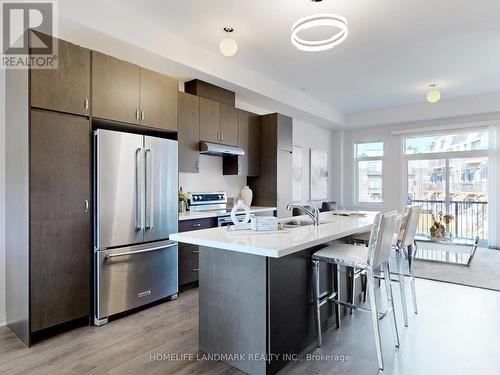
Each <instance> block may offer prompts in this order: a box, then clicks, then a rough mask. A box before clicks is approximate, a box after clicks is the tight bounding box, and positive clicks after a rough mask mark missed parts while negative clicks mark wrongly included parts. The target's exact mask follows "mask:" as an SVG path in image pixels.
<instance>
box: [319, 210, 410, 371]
mask: <svg viewBox="0 0 500 375" xmlns="http://www.w3.org/2000/svg"><path fill="white" fill-rule="evenodd" d="M400 225H401V215H400V214H399V213H398V212H397V211H393V212H389V213H386V214H381V213H379V214H377V215H376V216H375V220H374V223H373V227H372V230H371V234H370V243H369V246H368V247H364V246H356V245H349V244H339V245H337V244H335V245H331V246H327V247H325V248H323V249H321V250H319V251H317V252H315V253H314V254H313V255H312V268H313V272H312V275H313V280H312V281H313V282H312V289H313V300H314V306H315V314H314V318H315V319H314V320H315V325H316V338H317V345H318V347H320V346H321V345H322V338H321V321H320V307H321V306H322V305H323V304H325V303H326V302H327V301H330V302H332V303H334V304H335V305H336V319H337V327H340V324H341V323H340V306H341V305H342V306H347V307H349V308H352V309H360V310H365V311H369V312H370V313H371V319H372V328H373V334H374V338H375V348H376V351H377V360H378V366H379V369H381V370H383V368H384V362H383V358H382V346H381V342H380V329H379V323H378V322H379V319H380V320H381V319H383V318H385V317H386V316H387V315H389V316H390V317H391V320H392V330H393V335H394V340H395V344H396V347H397V348H399V335H398V327H397V324H396V315H395V313H394V304H393V295H392V286H391V280H390V270H389V256H390V254H391V250H392V244H393V238H394V234H395V233H396V232H398V231H399V228H400ZM319 262H327V263H330V264H335V265H336V266H337V273H336V279H337V280H336V288H335V289H336V290H335V291H334V293H333V294H332V295H330V296H326V297H323V298H321V297H320V291H319V284H320V276H319ZM339 265H343V266H347V267H354V268H357V269H361V270H364V271H365V272H366V278H367V289H368V296H369V303H370V308H369V309H366V308H363V307H361V306H357V305H354V304H352V303H347V302H343V301H340V289H341V288H340V270H339ZM379 266H382V267H383V269H384V276H385V288H386V294H387V304H388V307H387V310H386V311H385V312H383V313H379V312H377V305H376V301H375V277H374V274H373V271H374V270H375V269H376V268H378V267H379Z"/></svg>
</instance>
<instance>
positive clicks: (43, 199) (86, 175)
mask: <svg viewBox="0 0 500 375" xmlns="http://www.w3.org/2000/svg"><path fill="white" fill-rule="evenodd" d="M30 129H31V136H30V139H31V142H30V193H29V194H30V325H31V332H36V331H39V330H42V329H45V328H48V327H52V326H55V325H59V324H61V323H65V322H69V321H71V320H74V319H78V318H82V317H86V316H89V315H90V284H91V280H90V274H91V264H92V262H91V260H92V244H91V238H92V236H91V233H92V216H91V215H92V212H91V207H92V202H91V201H90V199H91V194H90V191H91V161H90V160H91V159H90V155H91V146H90V141H91V130H90V121H89V119H88V118H85V117H81V116H74V115H69V114H63V113H58V112H52V111H45V110H38V109H35V110H32V111H31V126H30Z"/></svg>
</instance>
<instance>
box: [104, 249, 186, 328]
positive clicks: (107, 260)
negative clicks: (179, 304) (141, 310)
mask: <svg viewBox="0 0 500 375" xmlns="http://www.w3.org/2000/svg"><path fill="white" fill-rule="evenodd" d="M177 246H178V245H177V243H173V242H170V241H162V242H161V243H158V242H157V243H152V244H144V245H137V246H131V247H127V248H120V249H114V250H105V251H98V252H96V253H95V254H96V270H97V301H96V307H97V311H96V318H97V319H105V318H107V317H108V316H111V315H114V314H117V313H120V312H123V311H127V310H130V309H133V308H134V307H139V306H142V305H145V304H148V303H150V302H154V301H156V300H158V299H161V298H165V297H168V296H171V295H174V294H176V293H177V292H178V271H177V256H178V255H177V253H178V251H177Z"/></svg>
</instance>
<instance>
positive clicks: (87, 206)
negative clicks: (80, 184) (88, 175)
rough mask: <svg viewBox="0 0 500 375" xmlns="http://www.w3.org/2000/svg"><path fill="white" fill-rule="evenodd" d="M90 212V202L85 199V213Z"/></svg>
mask: <svg viewBox="0 0 500 375" xmlns="http://www.w3.org/2000/svg"><path fill="white" fill-rule="evenodd" d="M87 212H89V200H88V199H85V213H87Z"/></svg>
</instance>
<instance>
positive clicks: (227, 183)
mask: <svg viewBox="0 0 500 375" xmlns="http://www.w3.org/2000/svg"><path fill="white" fill-rule="evenodd" d="M245 185H246V177H245V176H223V175H222V157H219V156H211V155H200V172H199V173H179V186H182V189H183V190H184V191H188V192H190V191H199V192H210V191H225V192H227V196H228V197H231V198H233V197H238V196H239V195H240V190H241V188H242V187H243V186H245Z"/></svg>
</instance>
